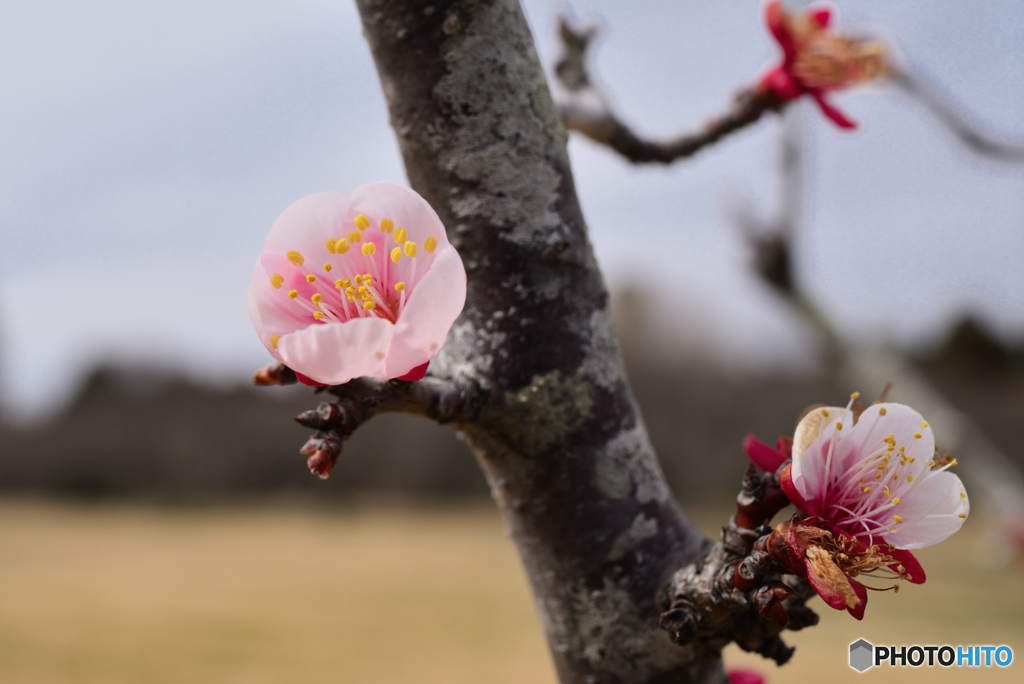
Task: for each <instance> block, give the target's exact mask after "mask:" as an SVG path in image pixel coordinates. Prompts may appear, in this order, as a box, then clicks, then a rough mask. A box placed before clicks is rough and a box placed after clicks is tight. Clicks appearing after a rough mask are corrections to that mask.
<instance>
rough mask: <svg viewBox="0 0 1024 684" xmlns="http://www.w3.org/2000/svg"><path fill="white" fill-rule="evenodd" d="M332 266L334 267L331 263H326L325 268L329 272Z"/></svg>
mask: <svg viewBox="0 0 1024 684" xmlns="http://www.w3.org/2000/svg"><path fill="white" fill-rule="evenodd" d="M331 268H333V267H332V266H331V265H330V264H324V270H325V271H327V272H328V273H330V272H331Z"/></svg>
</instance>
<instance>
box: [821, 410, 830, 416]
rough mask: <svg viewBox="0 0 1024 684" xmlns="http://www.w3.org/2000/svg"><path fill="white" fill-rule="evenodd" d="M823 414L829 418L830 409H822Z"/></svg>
mask: <svg viewBox="0 0 1024 684" xmlns="http://www.w3.org/2000/svg"><path fill="white" fill-rule="evenodd" d="M821 415H823V416H825V417H826V418H828V409H821Z"/></svg>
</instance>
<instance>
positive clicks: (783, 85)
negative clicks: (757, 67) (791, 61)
mask: <svg viewBox="0 0 1024 684" xmlns="http://www.w3.org/2000/svg"><path fill="white" fill-rule="evenodd" d="M759 87H760V88H761V89H762V90H770V91H772V92H773V93H775V94H776V95H778V96H779V97H781V98H782V99H783V100H795V99H796V98H798V97H800V96H801V95H803V94H804V89H803V86H801V85H800V83H799V82H798V81H797V80H796V79H795V78H793V75H792V74H791V73H789V71H787V70H786V68H785V66H777V67H774V68H773V69H771V70H770V71H769V72H768V73H767V74H765V75H764V76H763V77H762V78H761V84H760V86H759Z"/></svg>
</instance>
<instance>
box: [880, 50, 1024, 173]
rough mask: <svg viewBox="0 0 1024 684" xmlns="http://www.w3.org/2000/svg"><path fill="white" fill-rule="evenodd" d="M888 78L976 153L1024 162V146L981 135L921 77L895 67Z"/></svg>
mask: <svg viewBox="0 0 1024 684" xmlns="http://www.w3.org/2000/svg"><path fill="white" fill-rule="evenodd" d="M889 76H890V78H891V79H892V82H893V83H894V84H896V86H898V87H899V88H901V89H903V91H904V92H905V93H906V94H907V95H909V96H910V97H912V98H913V99H915V100H917V101H918V102H920V103H921V104H922V105H923V106H924V107H925V109H927V110H928V111H930V112H931V113H932V114H933V115H934V116H935V118H936V119H938V120H939V122H940V123H942V124H943V125H944V126H945V127H946V128H947V129H949V132H950V133H952V134H953V135H954V136H955V137H956V138H957V139H958V140H959V141H960V142H961V143H963V144H964V145H965V146H966V147H967V148H968V149H970V150H971V151H972V152H974V153H975V154H979V155H981V156H983V157H992V158H993V159H998V160H1000V161H1009V162H1018V163H1019V162H1024V145H1022V144H1011V143H1004V142H999V141H996V140H993V139H992V138H990V137H989V136H987V135H985V134H984V133H981V132H980V131H978V130H977V128H976V127H975V126H974V125H973V124H972V123H970V122H969V121H968V120H967V119H966V118H965V117H964V116H963V114H961V113H960V112H958V111H957V109H956V107H955V106H954V105H952V104H951V103H950V98H948V97H946V96H944V95H942V94H940V93H939V92H938V90H937V89H936V88H935V87H934V86H931V85H926V84H925V82H924V80H923V79H921V78H920V77H918V76H915V75H912V74H911V73H910V72H908V71H906V70H903V69H897V68H895V67H893V68H892V69H891V70H890V73H889Z"/></svg>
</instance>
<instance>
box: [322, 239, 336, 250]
mask: <svg viewBox="0 0 1024 684" xmlns="http://www.w3.org/2000/svg"><path fill="white" fill-rule="evenodd" d="M324 246H325V247H326V248H327V251H328V252H330V253H331V254H337V253H338V238H327V242H325V243H324Z"/></svg>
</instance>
